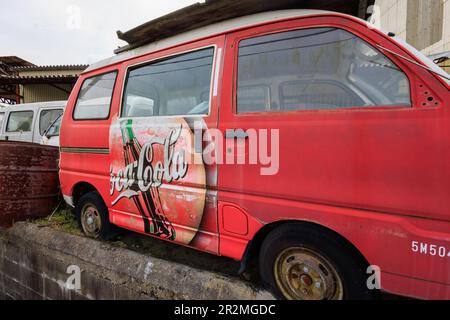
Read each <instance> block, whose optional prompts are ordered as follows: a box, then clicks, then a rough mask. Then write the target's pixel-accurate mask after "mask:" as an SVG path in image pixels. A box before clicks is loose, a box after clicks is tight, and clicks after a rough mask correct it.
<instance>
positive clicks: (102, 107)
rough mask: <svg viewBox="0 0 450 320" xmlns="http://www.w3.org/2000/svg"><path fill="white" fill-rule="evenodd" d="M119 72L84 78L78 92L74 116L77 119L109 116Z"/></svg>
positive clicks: (99, 118)
mask: <svg viewBox="0 0 450 320" xmlns="http://www.w3.org/2000/svg"><path fill="white" fill-rule="evenodd" d="M116 77H117V72H115V71H114V72H110V73H106V74H102V75H99V76H95V77H92V78H88V79H86V80H84V82H83V85H82V86H81V90H80V92H79V94H78V99H77V104H76V106H75V110H74V114H73V118H74V119H75V120H105V119H108V117H109V111H110V107H111V100H112V94H113V91H114V85H115V83H116Z"/></svg>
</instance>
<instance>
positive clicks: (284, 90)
mask: <svg viewBox="0 0 450 320" xmlns="http://www.w3.org/2000/svg"><path fill="white" fill-rule="evenodd" d="M268 94H270V97H268V96H267V95H268ZM268 104H269V105H268ZM377 106H380V107H389V106H392V107H399V106H400V107H411V97H410V86H409V80H408V78H407V76H406V75H405V74H404V73H403V72H402V71H401V70H400V69H399V68H398V67H397V66H396V65H395V64H393V63H392V62H391V61H390V60H389V59H388V58H387V57H386V56H384V55H383V54H382V53H381V52H380V51H378V50H377V49H375V48H374V47H372V46H371V45H369V44H368V43H366V42H365V41H364V40H362V39H360V38H359V37H357V36H355V35H353V34H351V33H349V32H347V31H344V30H341V29H336V28H313V29H302V30H295V31H288V32H282V33H277V34H271V35H267V36H262V37H257V38H251V39H246V40H243V41H241V42H240V45H239V64H238V90H237V111H238V113H251V112H283V111H295V110H319V109H340V108H359V107H377Z"/></svg>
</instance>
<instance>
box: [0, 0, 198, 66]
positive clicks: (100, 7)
mask: <svg viewBox="0 0 450 320" xmlns="http://www.w3.org/2000/svg"><path fill="white" fill-rule="evenodd" d="M196 2H201V1H199V0H14V1H11V0H0V13H1V18H0V21H1V22H0V56H9V55H11V56H19V57H21V58H23V59H25V60H28V61H30V62H32V63H34V64H37V65H49V64H89V63H92V62H95V61H97V60H101V59H103V58H107V57H109V56H112V55H113V50H114V49H115V48H116V47H117V46H119V45H123V44H124V43H123V42H122V41H120V40H119V39H118V38H117V35H116V31H117V30H121V31H127V30H129V29H131V28H133V27H135V26H137V25H140V24H142V23H144V22H147V21H149V20H152V19H154V18H157V17H159V16H161V15H164V14H167V13H169V12H171V11H174V10H176V9H180V8H182V7H185V6H188V5H190V4H193V3H196Z"/></svg>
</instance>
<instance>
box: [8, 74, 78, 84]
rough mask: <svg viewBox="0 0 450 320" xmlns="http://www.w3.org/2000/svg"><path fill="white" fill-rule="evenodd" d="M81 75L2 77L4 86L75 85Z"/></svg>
mask: <svg viewBox="0 0 450 320" xmlns="http://www.w3.org/2000/svg"><path fill="white" fill-rule="evenodd" d="M78 77H79V75H77V74H74V75H56V76H51V75H50V76H25V77H24V76H14V75H10V76H0V83H3V84H39V83H73V82H75V81H76V80H77V79H78Z"/></svg>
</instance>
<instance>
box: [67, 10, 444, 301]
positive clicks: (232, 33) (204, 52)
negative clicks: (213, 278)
mask: <svg viewBox="0 0 450 320" xmlns="http://www.w3.org/2000/svg"><path fill="white" fill-rule="evenodd" d="M447 77H448V75H447V74H446V73H444V72H443V71H442V70H441V69H440V68H439V67H437V66H436V65H435V64H434V63H433V62H432V61H430V60H429V59H427V58H426V57H425V56H423V55H422V54H420V53H418V52H417V51H416V50H415V49H413V48H411V47H410V46H408V45H407V44H404V43H401V42H399V41H398V40H397V39H396V38H393V37H392V36H391V35H388V34H385V33H383V32H381V31H379V30H376V29H374V28H369V27H368V26H367V24H366V22H365V21H362V20H360V19H357V18H354V17H351V16H347V15H343V14H339V13H331V12H321V11H304V10H288V11H280V12H269V13H262V14H257V15H252V16H248V17H240V18H238V19H233V20H229V21H224V22H221V23H219V24H215V25H212V26H209V27H202V28H200V29H197V30H194V31H189V32H187V33H183V34H179V35H174V36H172V37H170V38H168V39H163V40H159V41H157V42H156V43H151V44H148V45H144V46H141V47H139V48H134V49H133V48H132V47H131V49H130V51H128V52H124V53H123V54H119V55H117V56H115V57H113V58H111V59H109V60H106V61H103V62H100V63H97V64H94V65H92V66H91V67H90V68H88V70H86V71H85V72H84V73H83V74H82V75H81V76H80V78H79V80H78V82H77V84H76V85H75V87H74V91H73V93H72V95H71V98H70V100H69V102H68V109H67V112H66V113H65V114H64V116H63V121H62V126H61V164H60V181H61V190H62V192H63V195H64V198H65V200H66V202H67V203H68V204H70V205H72V206H74V207H75V211H76V215H77V217H78V221H79V224H80V227H81V229H82V230H83V231H84V233H85V234H86V235H88V236H89V237H93V238H103V239H110V238H112V237H113V236H114V234H115V230H116V229H115V228H116V227H117V226H118V227H121V228H125V229H129V230H132V231H135V232H139V233H142V234H146V235H149V236H154V237H158V238H160V239H164V240H167V241H171V242H175V243H178V244H181V245H185V246H190V247H193V248H196V249H199V250H202V251H205V252H209V253H212V254H217V255H223V256H227V257H230V258H233V259H236V260H239V261H242V265H243V270H244V269H245V267H246V265H247V264H248V263H257V264H258V265H259V273H260V276H261V278H262V280H263V282H264V283H265V284H266V285H267V286H268V287H270V288H271V289H272V290H273V292H274V293H276V294H277V296H279V297H282V298H286V299H299V300H313V299H318V300H320V299H336V300H339V299H358V298H371V297H373V295H374V291H372V289H376V288H380V287H381V289H382V290H384V291H386V292H389V293H393V294H399V295H404V296H408V297H414V298H423V299H450V167H449V164H450V91H449V88H450V82H449V81H448V79H446V78H447ZM199 132H200V134H198V133H199ZM213 134H214V136H213ZM205 137H206V138H205ZM220 137H223V138H224V141H222V140H221V139H220ZM202 138H203V139H202ZM264 139H268V140H269V141H268V144H266V145H265V146H264V144H261V141H262V142H264V141H265V140H264ZM258 142H259V144H258ZM211 150H212V151H213V152H211ZM255 150H259V152H260V154H259V156H260V157H259V158H258V157H257V155H256V157H253V156H254V155H255V152H254V151H255ZM210 153H211V154H212V158H213V160H214V161H210V160H211V159H208V158H207V157H206V156H205V155H206V154H208V155H209V154H210ZM266 153H267V157H265V158H264V160H262V159H261V158H262V156H261V154H262V155H266ZM243 154H244V155H245V159H242V158H240V157H239V156H240V155H243ZM270 155H271V156H270ZM236 158H238V161H236ZM247 158H250V159H252V160H250V161H248V159H247ZM239 159H240V160H239ZM258 159H259V160H258ZM242 160H243V161H242ZM256 160H258V161H256ZM223 161H226V162H225V163H223ZM378 275H379V276H380V278H381V282H379V281H374V280H378V279H380V278H379V277H378ZM370 276H372V280H370ZM368 280H369V281H368ZM368 284H369V285H368Z"/></svg>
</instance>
